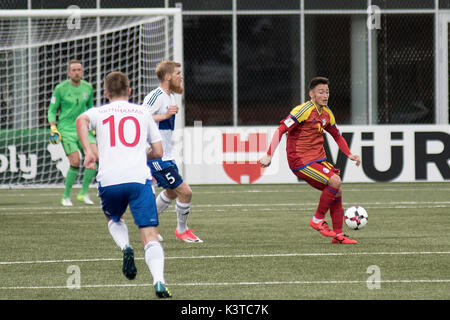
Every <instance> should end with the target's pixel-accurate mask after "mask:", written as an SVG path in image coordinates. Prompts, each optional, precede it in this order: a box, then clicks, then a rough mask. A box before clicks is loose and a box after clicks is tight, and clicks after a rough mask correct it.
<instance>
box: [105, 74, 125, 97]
mask: <svg viewBox="0 0 450 320" xmlns="http://www.w3.org/2000/svg"><path fill="white" fill-rule="evenodd" d="M129 88H130V79H128V77H127V75H126V74H124V73H122V72H119V71H113V72H111V73H110V74H108V75H107V76H106V78H105V91H106V92H108V95H109V98H110V99H112V98H117V97H127V96H128V89H129Z"/></svg>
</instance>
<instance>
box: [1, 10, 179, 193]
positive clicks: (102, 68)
mask: <svg viewBox="0 0 450 320" xmlns="http://www.w3.org/2000/svg"><path fill="white" fill-rule="evenodd" d="M182 30H183V29H182V12H181V8H149V9H146V8H139V9H129V8H124V9H80V8H78V7H77V6H70V7H69V8H68V9H63V10H59V9H50V10H47V9H45V10H42V9H38V10H0V186H3V187H4V186H9V187H12V186H35V185H55V184H56V185H62V183H63V181H64V177H65V173H66V171H67V169H68V161H67V158H66V157H65V155H64V154H63V153H62V154H61V150H62V148H61V146H60V145H59V146H58V148H56V147H54V146H53V145H49V144H48V143H47V141H48V137H49V129H48V128H49V125H48V122H47V111H48V105H49V102H50V99H51V95H52V93H53V89H54V87H55V86H56V85H57V84H58V83H60V82H62V81H64V80H66V79H67V67H68V62H69V61H70V60H71V59H79V60H81V62H82V64H83V67H84V70H85V73H84V79H85V80H86V81H88V82H90V83H91V84H92V85H93V87H94V106H96V105H101V104H103V103H106V98H105V97H104V94H103V80H104V78H105V76H106V74H107V73H109V72H111V71H122V72H124V73H126V74H127V75H128V77H129V78H130V82H131V89H132V95H131V97H130V101H132V102H135V103H138V104H140V103H142V101H143V98H144V97H145V95H146V94H148V93H149V92H150V91H151V90H152V89H154V88H155V87H157V86H158V80H157V78H156V75H155V67H156V64H157V63H158V62H160V61H162V60H164V59H170V60H175V61H178V62H181V64H182V66H183V31H182ZM177 99H178V101H177V104H178V105H180V106H182V105H183V99H182V97H181V96H179V95H178V96H177ZM180 109H181V112H180V113H179V114H178V115H177V117H176V124H175V126H176V127H177V128H180V129H181V128H184V111H182V110H184V108H183V107H182V108H180ZM57 149H58V150H57ZM180 169H181V170H182V168H180ZM80 179H81V177H79V180H78V182H80V181H81V180H80Z"/></svg>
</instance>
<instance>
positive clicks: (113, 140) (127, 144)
mask: <svg viewBox="0 0 450 320" xmlns="http://www.w3.org/2000/svg"><path fill="white" fill-rule="evenodd" d="M127 121H131V122H133V123H134V127H135V135H134V140H133V141H132V142H128V141H126V140H125V132H124V130H125V129H124V127H125V123H126V122H127ZM102 124H104V125H109V139H110V140H109V141H110V145H111V147H115V146H116V126H115V117H114V115H112V116H109V117H108V118H106V119H105V120H103V122H102ZM117 131H118V132H117V134H118V136H119V140H120V142H121V143H122V144H123V145H124V146H125V147H134V146H135V145H137V144H138V142H139V139H140V137H141V127H140V125H139V121H138V120H137V119H136V118H135V117H133V116H128V117H124V118H122V119H120V121H119V127H118V128H117ZM130 132H131V130H129V131H127V135H128V134H129V133H130Z"/></svg>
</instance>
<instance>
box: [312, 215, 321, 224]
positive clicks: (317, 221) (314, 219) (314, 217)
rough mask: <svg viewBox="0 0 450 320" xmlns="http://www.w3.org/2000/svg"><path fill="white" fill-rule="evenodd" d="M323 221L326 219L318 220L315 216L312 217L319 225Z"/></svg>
mask: <svg viewBox="0 0 450 320" xmlns="http://www.w3.org/2000/svg"><path fill="white" fill-rule="evenodd" d="M323 220H324V219H317V218H316V217H315V216H313V217H312V221H313V222H314V223H318V222H320V221H323Z"/></svg>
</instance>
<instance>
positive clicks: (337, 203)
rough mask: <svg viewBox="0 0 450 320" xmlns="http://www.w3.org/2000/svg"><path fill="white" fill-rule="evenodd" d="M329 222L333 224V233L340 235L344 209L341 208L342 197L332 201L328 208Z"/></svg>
mask: <svg viewBox="0 0 450 320" xmlns="http://www.w3.org/2000/svg"><path fill="white" fill-rule="evenodd" d="M330 216H331V222H332V224H333V231H334V232H336V233H342V224H343V222H344V208H343V207H342V197H338V198H335V199H334V202H333V204H332V205H331V207H330Z"/></svg>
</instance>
